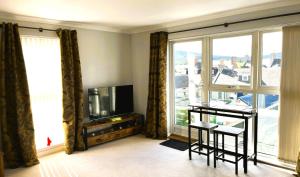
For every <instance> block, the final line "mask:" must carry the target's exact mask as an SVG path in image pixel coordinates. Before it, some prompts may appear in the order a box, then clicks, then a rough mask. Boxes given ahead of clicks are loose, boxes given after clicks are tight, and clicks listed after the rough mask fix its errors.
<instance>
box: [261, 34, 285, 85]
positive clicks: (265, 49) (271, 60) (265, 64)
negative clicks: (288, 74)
mask: <svg viewBox="0 0 300 177" xmlns="http://www.w3.org/2000/svg"><path fill="white" fill-rule="evenodd" d="M262 43H263V45H262V61H261V66H262V69H261V72H262V78H261V85H262V86H273V87H274V86H275V87H276V86H279V82H280V71H281V59H282V53H281V50H282V32H281V31H280V32H272V33H264V34H263V36H262Z"/></svg>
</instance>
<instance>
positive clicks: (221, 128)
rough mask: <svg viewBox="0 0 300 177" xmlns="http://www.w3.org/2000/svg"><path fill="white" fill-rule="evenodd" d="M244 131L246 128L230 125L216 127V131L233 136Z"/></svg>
mask: <svg viewBox="0 0 300 177" xmlns="http://www.w3.org/2000/svg"><path fill="white" fill-rule="evenodd" d="M244 131H245V130H244V129H242V128H236V127H228V126H219V127H218V128H216V129H214V132H217V133H222V134H227V135H232V136H236V135H239V134H241V133H243V132H244Z"/></svg>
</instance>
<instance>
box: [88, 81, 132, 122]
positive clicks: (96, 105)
mask: <svg viewBox="0 0 300 177" xmlns="http://www.w3.org/2000/svg"><path fill="white" fill-rule="evenodd" d="M88 102H89V118H90V119H97V118H106V117H111V116H117V115H124V114H129V113H132V112H133V86H132V85H121V86H112V87H98V88H90V89H88Z"/></svg>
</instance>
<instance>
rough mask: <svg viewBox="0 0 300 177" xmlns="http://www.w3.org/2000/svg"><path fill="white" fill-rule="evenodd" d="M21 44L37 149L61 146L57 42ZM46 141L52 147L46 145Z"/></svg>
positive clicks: (39, 40) (29, 39) (28, 39)
mask: <svg viewBox="0 0 300 177" xmlns="http://www.w3.org/2000/svg"><path fill="white" fill-rule="evenodd" d="M21 41H22V48H23V53H24V60H25V65H26V72H27V78H28V85H29V92H30V100H31V107H32V115H33V123H34V129H35V143H36V148H37V149H38V150H40V149H43V148H46V147H48V146H54V145H58V144H63V142H64V135H63V127H62V80H61V63H60V45H59V39H58V38H49V37H47V38H46V37H35V36H21ZM53 130H55V131H53ZM48 138H49V139H48ZM48 140H51V141H52V143H51V144H48Z"/></svg>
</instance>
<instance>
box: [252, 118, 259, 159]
mask: <svg viewBox="0 0 300 177" xmlns="http://www.w3.org/2000/svg"><path fill="white" fill-rule="evenodd" d="M257 126H258V113H256V114H255V117H254V160H253V162H254V165H257V133H258V132H257V131H258V129H257V128H258V127H257Z"/></svg>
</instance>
